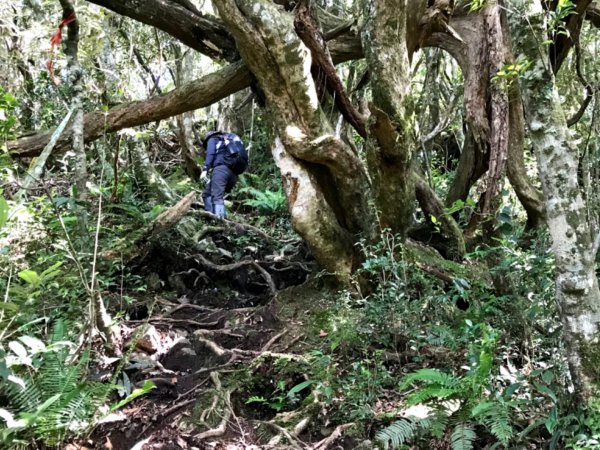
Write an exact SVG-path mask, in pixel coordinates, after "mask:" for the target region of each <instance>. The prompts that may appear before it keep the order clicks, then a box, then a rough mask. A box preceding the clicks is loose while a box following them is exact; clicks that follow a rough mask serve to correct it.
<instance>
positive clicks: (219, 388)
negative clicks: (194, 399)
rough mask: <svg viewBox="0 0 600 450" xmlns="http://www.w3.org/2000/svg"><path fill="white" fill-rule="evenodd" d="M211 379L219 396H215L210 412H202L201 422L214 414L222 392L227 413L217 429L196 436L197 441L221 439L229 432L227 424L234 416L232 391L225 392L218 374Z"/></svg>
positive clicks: (211, 375) (212, 375)
mask: <svg viewBox="0 0 600 450" xmlns="http://www.w3.org/2000/svg"><path fill="white" fill-rule="evenodd" d="M210 378H211V379H212V381H213V383H214V384H215V388H216V389H217V394H215V398H213V404H212V405H211V407H210V408H209V410H208V412H206V411H204V412H202V415H201V416H200V420H204V419H205V418H206V417H207V416H208V414H210V412H212V411H213V410H214V409H215V408H216V406H217V403H218V400H219V398H220V395H219V394H220V393H221V392H222V396H223V401H224V404H225V411H224V413H223V417H222V419H221V422H220V423H219V425H218V426H217V427H216V428H211V429H210V430H206V431H203V432H202V433H198V434H196V435H195V436H194V437H195V438H196V439H208V438H211V437H219V436H222V435H223V434H225V431H226V430H227V423H228V422H229V419H230V418H231V416H232V414H233V409H232V407H231V391H228V390H225V391H223V388H222V386H221V380H220V379H219V374H218V372H211V373H210ZM215 399H216V403H215Z"/></svg>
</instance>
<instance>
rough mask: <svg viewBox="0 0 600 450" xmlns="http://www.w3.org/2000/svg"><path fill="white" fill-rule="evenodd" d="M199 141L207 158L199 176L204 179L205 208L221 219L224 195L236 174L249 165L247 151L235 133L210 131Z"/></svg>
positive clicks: (223, 216) (224, 213)
mask: <svg viewBox="0 0 600 450" xmlns="http://www.w3.org/2000/svg"><path fill="white" fill-rule="evenodd" d="M202 145H203V147H204V148H205V149H206V161H205V163H204V167H203V169H202V173H201V174H200V180H201V181H203V182H204V183H206V188H205V189H204V192H202V199H203V200H204V209H205V210H206V211H208V212H211V213H213V214H216V215H217V216H218V217H220V218H221V219H224V218H225V215H226V212H225V202H224V200H223V197H224V196H225V194H226V193H229V192H231V190H232V189H233V187H234V186H235V183H236V182H237V179H238V175H240V174H241V173H243V172H244V171H245V170H246V168H247V167H248V153H247V152H246V148H245V147H244V143H243V142H242V140H241V139H240V138H239V136H238V135H237V134H235V133H223V132H221V131H209V132H208V133H207V134H206V137H205V138H204V141H202ZM211 169H212V174H211V176H210V178H209V176H208V173H209V171H210V170H211Z"/></svg>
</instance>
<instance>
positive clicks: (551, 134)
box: [511, 0, 600, 400]
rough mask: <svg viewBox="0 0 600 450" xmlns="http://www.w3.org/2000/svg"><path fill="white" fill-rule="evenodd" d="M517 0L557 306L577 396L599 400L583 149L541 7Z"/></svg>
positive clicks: (599, 312) (595, 293) (596, 293)
mask: <svg viewBox="0 0 600 450" xmlns="http://www.w3.org/2000/svg"><path fill="white" fill-rule="evenodd" d="M532 4H533V6H529V2H527V3H526V4H521V2H517V1H515V0H513V1H512V2H511V7H512V8H514V9H515V11H516V13H515V14H512V15H511V26H512V34H513V42H514V45H515V48H516V49H517V51H518V52H519V53H520V54H522V55H523V56H524V57H526V58H527V59H528V60H529V61H532V62H533V64H532V67H531V69H530V70H529V71H528V73H527V74H526V76H525V77H523V98H524V101H525V105H526V107H527V109H526V111H527V114H528V117H527V119H528V123H529V130H530V136H531V141H532V143H533V146H534V148H535V151H536V156H537V160H538V168H539V172H540V177H541V180H542V188H543V192H544V200H545V203H546V212H547V222H548V226H549V228H550V234H551V236H552V241H553V250H554V254H555V257H556V299H557V303H558V307H559V313H560V316H561V319H562V322H563V336H564V339H565V343H566V351H567V355H566V357H567V360H568V362H569V368H570V371H571V376H572V379H573V383H574V385H575V387H576V392H577V395H578V396H579V398H580V399H581V400H588V399H590V398H591V396H592V394H593V391H594V386H595V385H596V384H597V383H598V382H600V366H599V365H598V361H599V360H600V359H599V358H600V350H599V346H598V344H599V338H600V289H599V288H598V279H597V277H596V272H595V256H596V252H597V248H596V247H597V245H595V242H594V241H595V240H594V238H593V237H592V233H594V232H597V230H592V229H591V227H590V223H591V221H590V220H589V217H588V213H587V207H586V204H585V202H584V199H583V196H582V192H581V190H580V186H579V184H578V180H577V176H576V173H577V168H578V163H579V161H578V158H577V147H576V146H575V140H574V139H573V138H572V136H571V134H570V131H569V129H568V127H567V119H566V117H565V113H564V110H563V108H562V103H561V99H560V97H559V94H558V91H557V88H556V84H555V79H554V75H553V71H552V65H551V63H550V59H549V58H548V57H547V56H543V57H542V55H547V53H545V52H544V48H542V47H541V45H540V43H541V42H543V41H544V37H545V36H547V32H548V30H547V29H546V26H545V25H546V24H545V22H544V17H545V14H544V12H543V9H542V4H541V2H540V1H539V0H537V1H535V2H532Z"/></svg>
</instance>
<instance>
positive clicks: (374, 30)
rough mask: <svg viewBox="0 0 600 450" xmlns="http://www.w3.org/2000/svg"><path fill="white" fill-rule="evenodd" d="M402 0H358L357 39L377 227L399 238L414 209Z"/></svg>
mask: <svg viewBox="0 0 600 450" xmlns="http://www.w3.org/2000/svg"><path fill="white" fill-rule="evenodd" d="M407 11H408V5H407V0H374V1H373V0H364V1H363V2H362V12H363V17H365V24H364V26H363V31H362V39H363V45H364V50H365V57H366V60H367V64H368V66H369V70H370V74H371V91H372V96H373V101H372V103H371V104H370V106H369V109H370V110H371V119H369V126H368V138H367V164H368V167H369V173H370V175H371V180H372V182H373V194H374V197H375V207H376V208H377V210H378V212H379V220H380V223H381V226H382V228H389V229H390V230H392V231H393V232H396V233H400V234H401V235H405V234H406V231H407V229H408V227H409V225H410V222H411V218H412V214H413V212H414V209H415V186H414V180H413V177H412V176H411V171H412V164H413V160H414V156H415V144H416V139H415V135H414V130H415V123H416V122H415V118H414V111H413V105H412V97H411V96H410V80H411V73H410V62H409V58H408V48H407V42H406V36H407V35H406V30H407V22H406V21H407V16H408V12H407Z"/></svg>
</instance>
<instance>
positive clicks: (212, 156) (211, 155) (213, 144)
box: [204, 134, 225, 171]
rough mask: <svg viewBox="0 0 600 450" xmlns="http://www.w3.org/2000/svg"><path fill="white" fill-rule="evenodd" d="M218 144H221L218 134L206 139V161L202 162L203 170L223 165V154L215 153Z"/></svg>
mask: <svg viewBox="0 0 600 450" xmlns="http://www.w3.org/2000/svg"><path fill="white" fill-rule="evenodd" d="M219 142H221V136H220V135H219V134H215V135H213V136H211V137H210V138H208V141H207V143H206V160H205V161H204V170H206V171H208V170H210V169H212V168H214V167H217V166H220V165H223V164H225V161H224V158H225V152H217V144H218V143H219Z"/></svg>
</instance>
